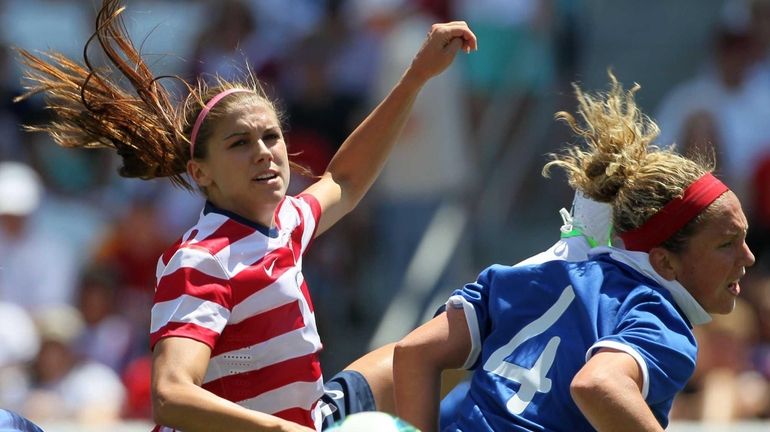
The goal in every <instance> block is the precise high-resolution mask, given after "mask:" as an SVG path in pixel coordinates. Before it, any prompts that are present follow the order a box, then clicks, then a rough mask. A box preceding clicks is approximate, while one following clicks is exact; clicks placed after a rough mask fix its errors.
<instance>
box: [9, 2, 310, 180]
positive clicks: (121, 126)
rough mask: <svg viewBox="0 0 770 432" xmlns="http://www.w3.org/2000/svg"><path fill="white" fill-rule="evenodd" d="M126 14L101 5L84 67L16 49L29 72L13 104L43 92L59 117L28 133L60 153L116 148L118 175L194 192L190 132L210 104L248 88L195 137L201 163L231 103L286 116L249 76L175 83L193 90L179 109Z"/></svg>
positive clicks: (120, 8)
mask: <svg viewBox="0 0 770 432" xmlns="http://www.w3.org/2000/svg"><path fill="white" fill-rule="evenodd" d="M124 10H125V7H123V6H119V0H105V1H104V2H103V4H102V7H101V8H100V9H99V12H98V14H97V16H96V31H95V32H94V34H93V35H92V36H91V38H90V39H89V40H88V42H87V43H86V46H85V49H84V62H85V65H84V66H83V65H80V64H78V63H76V62H74V61H72V60H70V59H69V58H67V57H65V56H64V55H62V54H60V53H56V52H51V53H46V54H44V55H43V56H42V57H39V56H36V55H34V54H32V53H30V52H28V51H26V50H23V49H19V50H18V51H19V53H20V55H21V61H22V63H23V64H24V65H25V66H26V71H25V72H24V79H25V81H26V83H25V90H26V92H25V93H24V94H22V95H21V96H19V97H17V98H15V100H16V101H19V100H23V99H26V98H29V97H30V96H32V95H34V94H38V93H42V94H44V95H45V100H46V107H47V108H48V109H50V110H52V111H53V112H54V114H55V116H56V119H55V120H54V121H52V122H51V123H48V124H45V125H42V126H26V127H25V128H26V129H27V130H30V131H38V132H47V133H48V134H50V135H51V137H52V138H53V140H54V141H55V142H56V143H57V144H59V145H60V146H62V147H78V148H99V147H108V148H111V149H114V150H115V151H116V152H117V153H118V155H120V157H121V158H122V160H123V166H122V167H121V168H120V169H119V173H120V175H121V176H124V177H138V178H142V179H152V178H156V177H170V179H171V181H172V182H173V183H174V184H176V185H178V186H181V187H184V188H186V189H189V190H193V186H192V185H191V184H190V183H189V182H188V181H187V179H186V178H185V177H184V175H183V174H184V173H185V172H186V170H187V162H188V160H190V150H189V149H190V147H189V146H190V133H191V131H192V128H193V124H194V123H195V119H196V118H197V116H198V114H199V113H200V112H201V110H202V109H203V108H204V106H205V103H206V101H208V100H209V99H211V98H212V97H213V96H214V95H216V94H218V93H220V92H222V91H224V90H227V89H230V88H242V89H248V90H251V92H250V93H238V94H233V95H231V96H229V97H227V98H225V100H223V101H222V102H220V103H219V104H217V105H216V106H215V107H214V108H213V109H212V110H211V112H209V114H208V115H207V116H206V121H204V122H203V124H202V126H201V129H200V131H199V133H198V138H197V139H196V140H197V141H198V143H199V145H196V148H195V155H194V156H193V157H195V158H196V159H197V158H205V157H206V149H205V147H206V146H205V145H201V144H202V143H204V142H206V140H207V138H208V137H209V136H210V134H211V130H212V129H213V125H214V124H216V121H217V119H219V118H221V117H222V116H223V115H224V114H225V113H226V112H227V111H228V110H229V109H231V108H232V107H233V106H234V105H236V104H239V103H242V102H244V101H245V100H248V99H257V101H258V102H261V103H264V104H265V105H266V106H267V107H269V108H270V109H272V110H273V111H274V112H275V113H276V116H278V117H279V120H281V113H280V112H279V111H278V110H277V109H276V106H275V104H274V103H273V102H272V101H271V100H270V98H268V96H267V95H266V93H265V91H264V90H263V88H262V86H261V85H260V84H259V81H258V80H257V79H256V78H255V77H254V76H253V74H251V73H250V72H249V73H248V74H247V75H248V76H247V79H246V80H244V81H243V82H233V81H226V80H224V79H221V78H219V77H215V79H214V82H213V83H212V84H208V83H206V82H205V81H204V80H202V79H198V80H197V83H196V84H195V85H190V84H189V83H187V82H185V81H184V80H182V79H181V78H178V77H173V78H178V79H179V80H180V81H182V82H183V83H184V85H185V87H186V88H187V90H188V94H187V96H186V98H185V99H184V100H183V101H182V103H181V104H175V103H174V102H173V101H172V95H171V93H170V92H169V91H168V90H167V89H166V88H165V87H164V86H163V85H162V84H161V82H160V81H159V79H160V78H167V77H154V76H153V74H152V72H151V71H150V69H149V67H148V66H147V64H146V63H145V62H144V60H143V59H142V57H141V55H140V54H139V52H138V51H137V50H136V48H135V47H134V45H133V43H132V42H131V40H130V38H129V37H128V34H127V31H126V27H125V25H124V23H123V21H122V19H121V13H122V12H123V11H124ZM94 40H96V41H97V42H98V43H99V45H100V46H101V48H102V50H103V51H104V53H105V55H106V57H107V59H108V60H109V66H108V67H105V68H100V69H96V68H94V67H93V66H92V65H91V62H90V61H89V59H88V55H87V51H88V47H89V45H90V44H91V43H92V42H93V41H94ZM115 73H117V74H119V75H121V76H122V77H123V78H124V79H125V81H127V82H128V83H129V84H130V88H129V89H125V88H123V87H122V86H120V85H118V84H117V83H116V82H115V80H113V79H111V78H110V77H111V75H114V74H115ZM292 167H293V168H295V169H296V168H299V169H300V170H301V171H303V172H307V171H306V170H305V169H303V168H302V167H300V166H299V165H297V164H294V163H292Z"/></svg>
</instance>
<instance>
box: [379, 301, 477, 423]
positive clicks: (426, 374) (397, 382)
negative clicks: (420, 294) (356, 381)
mask: <svg viewBox="0 0 770 432" xmlns="http://www.w3.org/2000/svg"><path fill="white" fill-rule="evenodd" d="M470 350H471V336H470V332H469V331H468V324H467V322H466V320H465V313H463V310H462V309H455V308H451V307H450V308H447V311H446V312H444V313H442V314H441V315H439V316H437V317H436V318H433V319H432V320H431V321H428V322H427V323H426V324H424V325H422V326H420V327H418V328H417V329H416V330H414V331H413V332H411V333H409V334H408V335H407V336H406V337H405V338H404V339H402V340H401V341H400V342H398V343H397V344H396V348H395V352H394V354H393V380H394V386H395V396H396V413H397V414H398V416H399V417H401V418H403V419H404V420H406V421H408V422H410V423H412V424H413V425H414V426H416V427H417V428H419V429H420V430H422V431H424V432H429V431H434V430H436V429H437V428H438V408H439V391H440V388H441V372H442V371H443V370H444V369H449V368H459V367H460V366H462V365H463V363H464V362H465V359H466V358H467V357H468V354H469V353H470Z"/></svg>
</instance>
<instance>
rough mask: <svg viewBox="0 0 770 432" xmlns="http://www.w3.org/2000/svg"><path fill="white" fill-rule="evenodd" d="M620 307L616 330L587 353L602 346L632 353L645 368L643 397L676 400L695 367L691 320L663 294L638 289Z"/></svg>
mask: <svg viewBox="0 0 770 432" xmlns="http://www.w3.org/2000/svg"><path fill="white" fill-rule="evenodd" d="M637 291H639V292H638V293H635V294H632V295H631V296H629V298H627V299H626V301H625V302H624V304H623V305H622V306H621V309H620V310H619V313H620V319H619V321H618V323H617V325H616V328H615V333H614V334H612V335H608V336H605V337H602V338H601V339H599V340H598V341H597V342H596V343H595V344H594V345H593V346H591V348H590V349H589V350H588V352H587V353H586V360H588V359H589V358H590V357H591V356H592V355H593V354H594V353H595V352H596V351H597V350H598V349H600V348H613V349H617V350H620V351H623V352H626V353H628V354H629V355H631V356H632V357H633V358H634V359H635V360H636V362H637V363H638V364H639V367H640V368H641V370H642V378H643V385H642V396H643V397H644V398H645V400H646V401H647V403H648V404H650V405H653V404H660V403H665V402H666V401H667V400H671V399H673V397H674V396H675V395H676V393H677V392H679V391H680V390H681V389H682V388H684V385H685V384H686V382H687V380H689V379H690V377H691V376H692V373H693V372H694V370H695V360H696V355H697V345H696V342H695V338H694V337H693V335H692V332H691V331H690V328H689V326H688V324H687V322H686V321H685V320H684V319H683V318H682V317H681V316H680V314H679V312H678V311H677V310H676V309H675V308H674V306H672V304H671V303H670V302H668V301H666V300H665V299H664V298H663V297H662V296H661V295H660V294H657V293H655V292H653V291H652V290H643V289H638V290H637Z"/></svg>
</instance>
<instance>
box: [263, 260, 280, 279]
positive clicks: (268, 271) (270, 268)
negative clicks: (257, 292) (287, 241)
mask: <svg viewBox="0 0 770 432" xmlns="http://www.w3.org/2000/svg"><path fill="white" fill-rule="evenodd" d="M276 261H278V258H274V259H273V262H271V263H270V265H269V266H268V267H265V274H267V276H268V277H273V267H274V266H275V262H276Z"/></svg>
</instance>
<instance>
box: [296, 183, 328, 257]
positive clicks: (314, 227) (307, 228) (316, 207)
mask: <svg viewBox="0 0 770 432" xmlns="http://www.w3.org/2000/svg"><path fill="white" fill-rule="evenodd" d="M294 202H296V203H298V205H297V211H299V213H300V220H301V221H302V226H303V233H302V239H301V246H302V254H304V253H305V252H307V251H308V249H310V245H312V244H313V239H314V238H315V234H316V232H317V231H318V222H319V221H320V220H321V213H322V212H323V211H322V210H321V203H319V202H318V199H317V198H316V197H314V196H313V195H311V194H307V193H303V194H301V195H297V196H296V197H295V200H294Z"/></svg>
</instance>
